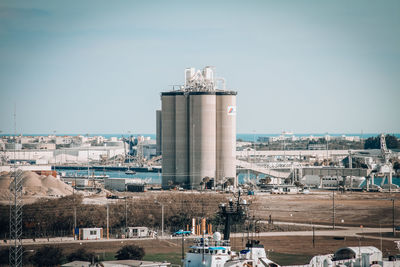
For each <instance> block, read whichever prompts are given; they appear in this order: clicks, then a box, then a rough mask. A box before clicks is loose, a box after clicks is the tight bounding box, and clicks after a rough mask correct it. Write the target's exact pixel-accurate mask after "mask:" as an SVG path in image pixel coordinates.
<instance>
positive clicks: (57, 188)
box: [0, 171, 73, 200]
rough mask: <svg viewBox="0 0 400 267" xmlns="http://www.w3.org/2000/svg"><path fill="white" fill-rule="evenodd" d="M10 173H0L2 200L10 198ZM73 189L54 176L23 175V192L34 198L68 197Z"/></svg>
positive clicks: (26, 173)
mask: <svg viewBox="0 0 400 267" xmlns="http://www.w3.org/2000/svg"><path fill="white" fill-rule="evenodd" d="M10 183H11V176H10V173H6V172H2V173H0V199H1V200H8V199H9V197H10V192H9V188H10ZM72 191H73V189H72V187H71V186H69V185H67V184H66V183H64V182H62V181H61V180H60V179H57V178H54V177H53V176H40V175H38V174H36V173H34V172H29V171H26V172H23V173H22V192H23V194H24V195H33V196H66V195H71V194H72Z"/></svg>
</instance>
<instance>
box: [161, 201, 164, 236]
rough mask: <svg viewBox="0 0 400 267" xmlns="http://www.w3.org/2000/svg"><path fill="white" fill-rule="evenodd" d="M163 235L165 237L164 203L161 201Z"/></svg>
mask: <svg viewBox="0 0 400 267" xmlns="http://www.w3.org/2000/svg"><path fill="white" fill-rule="evenodd" d="M161 237H164V204H162V203H161Z"/></svg>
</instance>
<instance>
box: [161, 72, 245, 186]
mask: <svg viewBox="0 0 400 267" xmlns="http://www.w3.org/2000/svg"><path fill="white" fill-rule="evenodd" d="M214 75H215V70H214V68H212V67H205V68H204V69H203V70H202V71H200V70H198V71H195V69H194V68H188V69H186V70H185V85H184V86H181V87H180V89H179V90H173V91H168V92H162V93H161V103H162V110H161V114H160V111H157V146H158V147H160V149H161V152H162V157H163V163H162V186H163V188H168V187H169V186H171V185H179V186H183V187H185V188H200V183H201V182H202V180H203V178H205V177H209V178H211V179H214V181H215V184H218V183H222V182H224V181H226V179H234V180H235V179H236V165H235V157H236V154H235V153H236V94H237V93H236V92H235V91H229V90H226V89H225V80H224V79H222V78H215V76H214ZM218 82H219V84H221V86H222V88H218V87H217V83H218ZM160 120H161V121H160ZM235 184H236V181H235Z"/></svg>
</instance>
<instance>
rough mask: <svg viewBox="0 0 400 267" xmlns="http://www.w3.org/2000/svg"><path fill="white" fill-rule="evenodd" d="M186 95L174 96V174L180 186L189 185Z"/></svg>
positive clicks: (181, 93) (178, 94)
mask: <svg viewBox="0 0 400 267" xmlns="http://www.w3.org/2000/svg"><path fill="white" fill-rule="evenodd" d="M188 125H189V117H188V95H185V94H184V93H183V92H180V93H177V94H176V96H175V174H176V179H175V180H176V182H177V183H179V184H180V185H182V186H183V185H185V184H186V185H188V184H189V180H188V177H189V131H188Z"/></svg>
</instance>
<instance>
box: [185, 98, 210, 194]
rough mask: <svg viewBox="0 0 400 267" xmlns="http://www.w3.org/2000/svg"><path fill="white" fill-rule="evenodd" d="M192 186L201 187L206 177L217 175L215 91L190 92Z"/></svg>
mask: <svg viewBox="0 0 400 267" xmlns="http://www.w3.org/2000/svg"><path fill="white" fill-rule="evenodd" d="M189 95H190V124H189V126H190V130H189V131H190V132H191V133H190V145H189V146H190V152H189V157H190V174H191V176H190V187H191V188H199V187H200V182H201V181H202V179H203V178H204V177H210V178H211V177H215V170H216V162H215V158H216V151H215V149H216V98H215V92H190V94H189Z"/></svg>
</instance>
